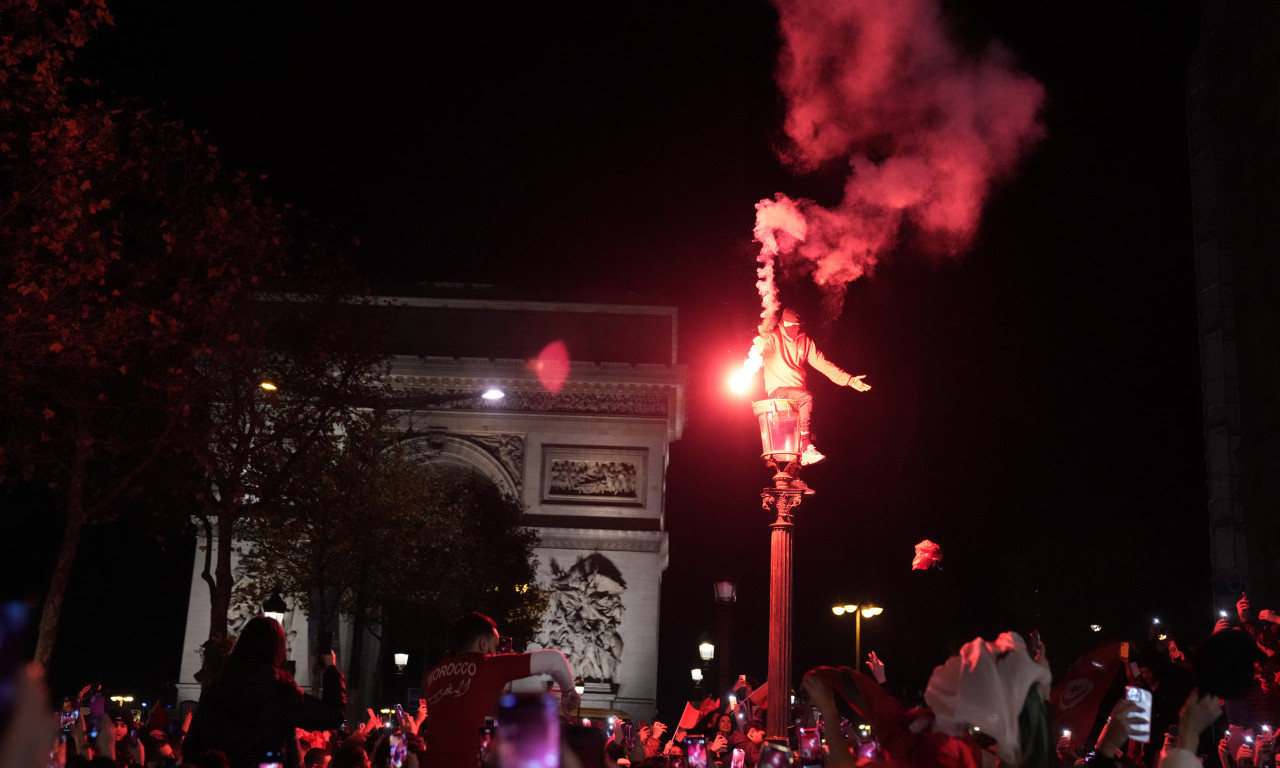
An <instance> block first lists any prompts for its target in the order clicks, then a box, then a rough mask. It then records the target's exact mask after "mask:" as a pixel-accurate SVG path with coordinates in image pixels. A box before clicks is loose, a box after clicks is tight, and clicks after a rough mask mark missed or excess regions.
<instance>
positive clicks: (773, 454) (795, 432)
mask: <svg viewBox="0 0 1280 768" xmlns="http://www.w3.org/2000/svg"><path fill="white" fill-rule="evenodd" d="M751 407H752V410H754V411H755V414H756V419H757V420H758V421H759V422H760V445H761V447H763V449H764V454H763V455H764V457H765V458H772V459H773V460H774V461H778V462H791V461H797V460H799V458H800V406H799V405H797V404H796V401H794V400H781V399H774V400H759V401H756V402H754V403H752V404H751Z"/></svg>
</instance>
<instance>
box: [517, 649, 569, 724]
mask: <svg viewBox="0 0 1280 768" xmlns="http://www.w3.org/2000/svg"><path fill="white" fill-rule="evenodd" d="M529 673H530V674H532V675H547V676H549V677H550V678H551V679H552V680H555V681H556V685H559V686H560V708H561V710H562V711H564V712H565V713H569V712H572V711H573V710H575V709H577V707H578V702H579V701H580V699H579V698H578V692H577V691H576V690H574V687H573V668H572V667H570V666H569V660H568V659H566V658H565V657H564V654H563V653H561V652H560V651H557V650H556V649H554V648H544V649H542V650H538V651H533V652H532V653H530V654H529Z"/></svg>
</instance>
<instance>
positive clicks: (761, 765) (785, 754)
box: [756, 742, 791, 768]
mask: <svg viewBox="0 0 1280 768" xmlns="http://www.w3.org/2000/svg"><path fill="white" fill-rule="evenodd" d="M790 765H791V750H790V749H787V748H786V747H784V746H783V745H781V744H774V743H772V742H769V743H766V744H765V745H764V746H762V747H761V748H760V759H759V760H757V761H756V766H757V768H789V767H790Z"/></svg>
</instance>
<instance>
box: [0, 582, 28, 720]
mask: <svg viewBox="0 0 1280 768" xmlns="http://www.w3.org/2000/svg"><path fill="white" fill-rule="evenodd" d="M29 613H30V609H29V608H28V607H27V604H26V603H24V602H21V601H18V600H12V601H5V602H4V603H3V604H0V733H4V732H5V731H6V730H7V726H8V724H9V716H10V715H11V714H12V713H13V710H14V708H15V707H16V706H17V703H18V686H17V685H16V684H15V683H14V682H13V681H16V680H17V679H18V674H19V672H20V671H21V670H22V668H23V666H25V664H26V661H27V659H29V658H30V657H29V656H27V648H26V646H27V641H26V638H27V633H28V630H29V622H28V618H29Z"/></svg>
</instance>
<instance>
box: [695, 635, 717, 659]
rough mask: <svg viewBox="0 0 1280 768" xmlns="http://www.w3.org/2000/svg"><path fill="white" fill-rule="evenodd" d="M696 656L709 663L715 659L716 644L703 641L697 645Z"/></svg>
mask: <svg viewBox="0 0 1280 768" xmlns="http://www.w3.org/2000/svg"><path fill="white" fill-rule="evenodd" d="M698 656H699V657H701V658H702V660H703V661H711V660H712V659H714V658H715V657H716V644H715V643H713V642H711V641H710V640H703V641H702V642H700V643H698Z"/></svg>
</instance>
